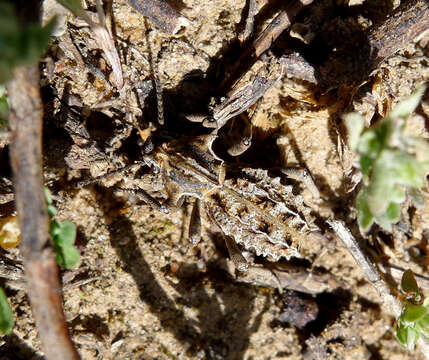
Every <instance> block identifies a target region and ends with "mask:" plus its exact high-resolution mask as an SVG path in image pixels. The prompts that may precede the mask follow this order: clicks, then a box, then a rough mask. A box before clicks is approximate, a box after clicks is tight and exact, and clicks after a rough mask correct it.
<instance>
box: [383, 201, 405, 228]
mask: <svg viewBox="0 0 429 360" xmlns="http://www.w3.org/2000/svg"><path fill="white" fill-rule="evenodd" d="M400 217H401V207H400V206H399V204H395V203H390V205H389V206H388V207H387V210H386V213H385V218H386V220H388V221H390V222H391V223H392V224H394V223H396V222H398V221H399V219H400Z"/></svg>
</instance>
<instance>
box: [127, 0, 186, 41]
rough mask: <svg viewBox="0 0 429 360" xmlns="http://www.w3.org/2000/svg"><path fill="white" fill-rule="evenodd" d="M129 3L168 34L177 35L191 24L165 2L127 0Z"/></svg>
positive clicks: (163, 0) (162, 0) (161, 0)
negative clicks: (182, 28) (181, 29)
mask: <svg viewBox="0 0 429 360" xmlns="http://www.w3.org/2000/svg"><path fill="white" fill-rule="evenodd" d="M127 2H128V4H129V5H131V6H132V7H133V8H134V9H136V10H137V11H138V12H139V13H141V14H143V15H144V16H145V17H147V18H148V19H149V20H150V21H151V22H152V23H153V24H154V25H155V26H156V27H157V28H160V29H161V30H162V31H164V32H166V33H167V34H176V33H177V32H178V31H179V30H180V28H181V27H182V26H186V25H187V24H188V23H189V21H188V20H187V19H186V18H185V17H184V16H183V15H181V14H180V13H179V12H178V11H177V10H176V9H174V8H173V7H172V6H171V5H170V4H168V2H167V1H165V0H127Z"/></svg>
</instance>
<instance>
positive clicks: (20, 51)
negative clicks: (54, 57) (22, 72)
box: [0, 2, 55, 83]
mask: <svg viewBox="0 0 429 360" xmlns="http://www.w3.org/2000/svg"><path fill="white" fill-rule="evenodd" d="M54 25H55V20H54V19H53V20H51V21H50V22H49V23H48V24H47V25H46V26H45V27H43V28H42V27H40V25H38V24H30V25H26V26H23V25H21V24H20V23H19V22H18V19H17V17H16V13H15V10H14V7H13V6H12V5H11V4H6V3H4V2H3V3H1V4H0V54H1V58H0V83H5V82H7V81H8V80H10V78H11V77H12V72H13V68H14V67H17V66H22V65H28V64H31V63H34V62H36V61H37V60H38V59H39V58H40V56H42V54H43V52H44V51H45V49H46V47H47V45H48V44H49V41H50V34H51V32H52V30H53V28H54Z"/></svg>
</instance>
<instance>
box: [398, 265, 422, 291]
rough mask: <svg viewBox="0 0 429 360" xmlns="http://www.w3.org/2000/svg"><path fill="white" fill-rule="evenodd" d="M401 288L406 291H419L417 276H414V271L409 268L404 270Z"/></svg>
mask: <svg viewBox="0 0 429 360" xmlns="http://www.w3.org/2000/svg"><path fill="white" fill-rule="evenodd" d="M401 289H402V291H404V292H406V293H414V294H418V293H419V287H418V285H417V281H416V278H415V277H414V273H413V272H412V271H411V270H410V269H408V270H406V271H404V273H403V274H402V279H401Z"/></svg>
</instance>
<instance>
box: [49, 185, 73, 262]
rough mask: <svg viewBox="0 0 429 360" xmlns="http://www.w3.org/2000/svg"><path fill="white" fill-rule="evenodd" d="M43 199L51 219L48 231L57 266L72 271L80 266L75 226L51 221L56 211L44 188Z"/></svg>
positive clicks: (64, 222)
mask: <svg viewBox="0 0 429 360" xmlns="http://www.w3.org/2000/svg"><path fill="white" fill-rule="evenodd" d="M45 197H46V202H47V204H48V214H49V217H50V219H51V222H50V225H49V231H50V233H51V237H52V240H53V242H54V251H55V255H56V257H57V262H58V264H59V265H60V266H61V267H63V268H65V269H72V268H75V267H78V266H79V265H80V262H81V259H80V254H79V251H78V250H77V249H76V248H75V246H74V242H75V239H76V225H75V224H73V223H72V222H71V221H68V220H64V221H58V220H55V219H53V217H54V216H55V214H56V213H57V210H56V209H55V207H54V206H53V205H52V196H51V192H50V191H49V189H48V188H45Z"/></svg>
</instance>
